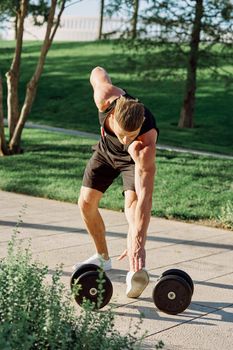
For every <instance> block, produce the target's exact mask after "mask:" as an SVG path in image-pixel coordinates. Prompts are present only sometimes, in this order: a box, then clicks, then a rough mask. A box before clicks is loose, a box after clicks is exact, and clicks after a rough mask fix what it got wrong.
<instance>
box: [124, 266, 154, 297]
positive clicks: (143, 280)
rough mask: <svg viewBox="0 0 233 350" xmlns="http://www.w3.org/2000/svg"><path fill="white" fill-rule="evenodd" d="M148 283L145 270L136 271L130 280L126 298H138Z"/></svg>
mask: <svg viewBox="0 0 233 350" xmlns="http://www.w3.org/2000/svg"><path fill="white" fill-rule="evenodd" d="M148 284H149V275H148V273H147V272H146V271H145V270H140V271H137V272H136V273H135V274H134V275H133V277H132V280H131V288H130V290H129V291H128V293H127V294H126V295H127V297H128V298H138V297H139V296H140V295H141V294H142V292H143V291H144V289H145V288H146V287H147V285H148Z"/></svg>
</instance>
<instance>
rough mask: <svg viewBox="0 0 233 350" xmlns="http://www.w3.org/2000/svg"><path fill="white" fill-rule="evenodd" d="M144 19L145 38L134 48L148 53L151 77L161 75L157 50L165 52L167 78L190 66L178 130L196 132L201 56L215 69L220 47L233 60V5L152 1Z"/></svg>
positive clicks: (206, 0)
mask: <svg viewBox="0 0 233 350" xmlns="http://www.w3.org/2000/svg"><path fill="white" fill-rule="evenodd" d="M141 17H142V24H141V25H142V26H143V28H144V30H143V32H142V33H143V37H141V38H140V37H139V38H138V40H136V41H134V42H132V41H131V42H130V45H131V47H132V48H133V49H134V50H135V49H136V50H137V51H140V50H141V52H144V54H145V59H146V60H147V68H148V69H150V72H151V74H153V72H154V73H155V72H156V74H157V72H158V67H159V68H160V65H159V64H158V60H160V62H159V63H161V56H159V55H158V50H157V51H156V50H155V48H156V47H158V48H159V49H160V50H161V51H162V49H163V61H165V62H166V66H165V65H164V63H163V65H164V66H163V67H164V70H165V72H166V73H165V74H166V76H169V75H170V74H174V70H175V68H176V67H175V64H174V63H176V64H177V62H184V64H186V84H185V91H184V99H183V103H182V107H181V112H180V119H179V123H178V126H179V127H180V128H184V127H187V128H192V127H193V126H194V107H195V93H196V75H197V69H198V67H200V65H203V62H204V60H202V63H200V60H199V58H200V56H201V57H202V58H205V62H204V65H205V66H208V64H209V65H210V66H211V64H212V62H213V58H215V57H214V55H216V51H215V53H214V48H215V46H216V44H220V46H219V48H218V51H219V52H218V53H217V55H219V54H220V52H222V53H223V52H224V51H225V52H226V50H227V49H229V50H230V51H231V54H230V55H229V57H232V39H233V21H232V18H233V3H232V1H231V0H222V1H218V0H179V1H173V0H149V1H148V7H147V8H146V9H145V11H144V13H143V14H142V16H141ZM135 56H136V55H134V57H135ZM226 58H227V55H226ZM134 59H135V58H134ZM215 61H216V59H215ZM169 65H170V68H171V69H170V71H169V69H168V67H169ZM179 67H180V66H179ZM184 67H185V66H184ZM176 71H177V70H176ZM215 71H216V69H215Z"/></svg>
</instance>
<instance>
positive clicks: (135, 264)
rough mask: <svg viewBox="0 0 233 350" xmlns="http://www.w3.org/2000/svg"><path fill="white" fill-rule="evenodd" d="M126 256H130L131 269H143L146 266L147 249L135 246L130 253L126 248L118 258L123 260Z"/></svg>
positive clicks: (135, 270)
mask: <svg viewBox="0 0 233 350" xmlns="http://www.w3.org/2000/svg"><path fill="white" fill-rule="evenodd" d="M126 256H128V258H129V267H130V271H134V272H137V271H139V270H141V269H142V268H143V267H145V258H146V251H145V248H142V247H140V248H137V247H134V248H132V249H131V252H130V253H128V250H127V249H126V250H125V251H124V252H123V253H122V254H121V255H120V256H119V258H118V259H117V260H122V259H124V258H125V257H126Z"/></svg>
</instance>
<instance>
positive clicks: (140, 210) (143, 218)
mask: <svg viewBox="0 0 233 350" xmlns="http://www.w3.org/2000/svg"><path fill="white" fill-rule="evenodd" d="M156 138H157V132H156V130H155V129H152V130H150V131H148V132H146V133H145V134H143V135H141V136H140V137H139V138H138V139H137V140H136V141H134V142H133V143H132V144H131V145H130V146H129V149H128V151H129V153H130V155H131V157H132V158H133V160H134V162H135V188H136V194H137V205H136V208H135V218H134V227H132V228H131V232H132V251H131V254H130V255H132V256H131V257H130V259H131V264H132V265H133V266H134V270H135V271H137V270H140V269H141V268H142V267H144V264H145V248H144V247H145V242H146V234H147V229H148V226H149V222H150V217H151V207H152V194H153V189H154V176H155V155H156Z"/></svg>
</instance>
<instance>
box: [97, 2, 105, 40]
mask: <svg viewBox="0 0 233 350" xmlns="http://www.w3.org/2000/svg"><path fill="white" fill-rule="evenodd" d="M103 20H104V0H101V1H100V22H99V34H98V40H101V39H102V30H103Z"/></svg>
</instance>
